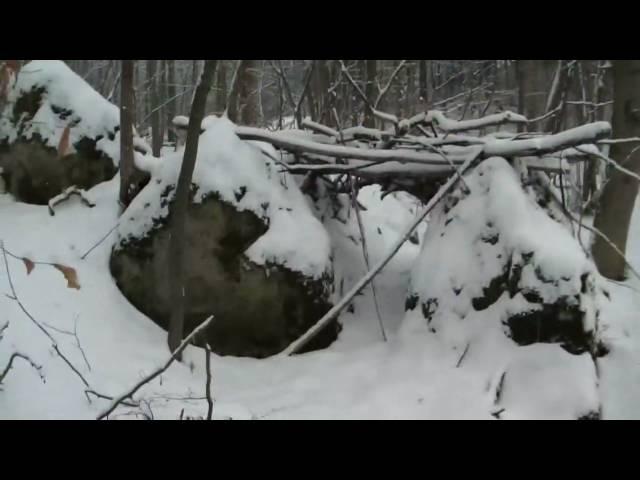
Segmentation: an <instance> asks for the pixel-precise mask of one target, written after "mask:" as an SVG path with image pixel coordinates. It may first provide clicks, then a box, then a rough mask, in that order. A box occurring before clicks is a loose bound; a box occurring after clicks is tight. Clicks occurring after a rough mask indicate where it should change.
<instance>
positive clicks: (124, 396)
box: [96, 316, 213, 420]
mask: <svg viewBox="0 0 640 480" xmlns="http://www.w3.org/2000/svg"><path fill="white" fill-rule="evenodd" d="M212 321H213V316H211V317H209V318H207V319H206V320H205V321H204V322H202V323H201V324H200V325H199V326H198V327H196V328H195V329H194V330H193V331H192V332H191V333H190V334H189V335H187V337H186V338H185V339H184V340H183V341H182V343H181V344H180V346H179V347H178V348H176V349H175V350H174V351H173V353H172V354H171V356H170V357H169V360H167V362H166V363H165V364H164V365H163V366H162V367H159V368H157V369H156V370H154V371H153V372H152V373H150V374H149V375H147V376H146V377H144V378H143V379H142V380H140V381H139V382H138V383H136V384H135V385H134V386H133V387H132V388H131V389H129V390H127V391H126V392H125V393H123V394H122V395H120V396H119V397H118V398H117V399H116V400H114V401H113V402H112V403H111V405H110V406H109V407H108V408H107V409H106V410H105V411H104V412H102V413H101V414H100V415H98V416H97V417H96V420H102V419H103V418H105V417H107V416H108V415H109V414H110V413H111V412H113V411H114V410H115V409H116V408H117V407H118V405H120V404H121V403H122V402H123V401H124V400H126V399H127V398H133V395H134V394H135V393H136V392H137V391H138V390H140V389H141V388H142V387H143V386H144V385H146V384H147V383H149V382H151V381H152V380H153V379H155V378H156V377H158V376H159V375H161V374H162V373H163V372H164V371H165V370H167V369H168V368H169V367H170V366H171V364H172V363H173V362H174V361H175V360H176V359H177V358H178V357H179V356H180V354H181V353H182V351H183V350H184V349H185V348H187V345H189V343H191V340H192V339H193V338H194V337H195V336H196V335H198V334H199V333H200V332H203V331H204V330H206V328H207V327H208V326H209V324H210V323H211V322H212Z"/></svg>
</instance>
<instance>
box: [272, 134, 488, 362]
mask: <svg viewBox="0 0 640 480" xmlns="http://www.w3.org/2000/svg"><path fill="white" fill-rule="evenodd" d="M481 152H482V148H480V147H476V149H475V152H473V154H472V155H470V156H469V157H468V158H467V160H466V161H465V162H464V164H463V165H462V166H461V167H460V171H461V172H462V173H464V172H465V171H466V170H467V169H468V168H469V167H470V166H471V165H472V163H473V162H474V161H475V160H477V159H478V158H479V156H480V153H481ZM459 180H460V179H459V177H458V176H452V177H450V178H449V180H448V181H447V183H445V184H444V185H443V186H442V187H440V189H439V190H438V192H437V193H436V194H435V195H434V196H433V197H432V198H431V200H429V202H428V203H427V205H426V206H425V208H424V210H423V212H422V213H421V214H420V215H419V216H418V217H417V219H416V220H414V221H413V222H412V223H411V225H409V227H408V228H407V230H406V231H405V233H404V235H402V236H401V237H400V238H399V239H398V241H397V242H396V243H395V245H394V246H393V247H392V248H391V251H390V252H389V253H388V254H387V255H386V256H385V257H384V258H383V259H382V260H380V261H379V262H378V264H377V265H376V266H375V267H374V268H373V269H372V270H370V271H369V272H368V273H367V274H366V275H365V276H364V277H362V278H361V279H360V280H359V281H358V282H357V283H356V284H355V285H354V286H353V287H352V288H351V290H350V291H349V292H348V293H347V294H346V295H345V296H344V297H343V298H342V300H340V302H338V303H337V304H336V305H335V306H334V307H333V308H331V310H329V311H328V312H327V313H326V314H325V315H324V316H323V317H322V318H321V319H320V320H318V321H317V322H316V324H315V325H313V326H312V327H311V328H310V329H309V330H307V332H306V333H305V334H304V335H302V336H301V337H300V338H299V339H298V340H296V341H295V342H293V343H292V344H291V345H289V347H287V348H286V349H285V350H284V351H283V352H282V353H281V354H280V355H283V356H285V355H286V356H288V355H293V354H295V353H297V352H298V351H300V349H301V348H303V347H304V346H305V345H306V344H307V343H308V342H309V341H310V340H311V339H313V338H314V337H315V336H316V335H317V334H318V333H319V332H320V331H321V330H322V328H324V327H325V326H326V325H327V324H328V323H329V322H331V321H332V320H333V319H334V318H335V317H336V316H337V315H338V314H339V313H340V312H341V311H342V310H343V309H344V308H346V306H347V305H349V303H350V302H351V300H353V298H354V297H355V296H356V295H358V294H359V293H360V292H361V291H362V290H363V289H364V288H365V287H366V286H367V285H368V284H369V283H370V282H371V280H373V278H374V277H375V276H376V275H377V274H378V273H379V272H380V271H381V270H382V269H383V268H384V267H385V266H386V265H387V263H389V261H390V260H391V259H392V258H393V257H394V256H395V254H396V253H397V252H398V251H399V250H400V248H401V247H402V245H404V243H405V242H406V241H407V239H408V238H409V237H410V236H411V235H412V233H413V231H414V230H415V229H416V228H417V227H418V226H419V225H420V224H421V223H422V222H423V220H424V219H425V217H426V216H427V215H428V214H429V212H431V210H433V208H434V207H435V206H436V205H437V203H438V202H439V201H440V200H441V199H442V198H443V197H444V196H445V195H446V194H447V193H448V192H449V191H450V190H451V189H452V188H453V187H454V186H455V185H456V184H457V183H458V181H459Z"/></svg>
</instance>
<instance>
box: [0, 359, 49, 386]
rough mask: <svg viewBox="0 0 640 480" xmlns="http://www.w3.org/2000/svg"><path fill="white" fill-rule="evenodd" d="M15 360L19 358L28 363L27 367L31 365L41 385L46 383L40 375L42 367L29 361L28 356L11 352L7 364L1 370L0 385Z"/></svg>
mask: <svg viewBox="0 0 640 480" xmlns="http://www.w3.org/2000/svg"><path fill="white" fill-rule="evenodd" d="M16 358H21V359H22V360H24V361H26V362H28V363H29V365H31V366H32V367H33V368H34V369H35V371H36V372H38V376H39V377H40V380H42V383H46V379H45V377H44V375H43V374H42V366H41V365H38V364H37V363H36V362H34V361H33V360H31V358H29V356H27V355H24V354H23V353H19V352H13V353H12V354H11V356H10V357H9V362H8V363H7V365H6V367H4V370H2V372H1V373H0V383H2V381H3V380H4V378H5V377H6V376H7V374H8V373H9V370H11V367H12V366H13V361H14V360H15V359H16Z"/></svg>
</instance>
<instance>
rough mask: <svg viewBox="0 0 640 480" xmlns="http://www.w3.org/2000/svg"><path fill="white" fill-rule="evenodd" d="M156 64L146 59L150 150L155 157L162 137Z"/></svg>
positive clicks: (160, 145) (160, 146)
mask: <svg viewBox="0 0 640 480" xmlns="http://www.w3.org/2000/svg"><path fill="white" fill-rule="evenodd" d="M156 66H157V60H147V78H148V79H149V82H150V85H149V87H150V89H151V95H150V99H151V103H150V105H151V109H150V111H151V150H152V152H153V155H154V156H155V157H159V156H160V149H161V148H162V137H161V133H160V110H159V109H158V107H159V105H160V101H159V99H158V78H157V75H156V73H157V71H156ZM154 110H155V111H154Z"/></svg>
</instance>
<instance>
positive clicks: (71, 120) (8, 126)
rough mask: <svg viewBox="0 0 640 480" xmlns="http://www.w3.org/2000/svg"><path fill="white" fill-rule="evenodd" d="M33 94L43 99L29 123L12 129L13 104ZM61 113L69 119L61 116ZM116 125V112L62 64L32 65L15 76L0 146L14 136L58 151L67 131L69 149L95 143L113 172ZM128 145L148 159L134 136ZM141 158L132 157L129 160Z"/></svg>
mask: <svg viewBox="0 0 640 480" xmlns="http://www.w3.org/2000/svg"><path fill="white" fill-rule="evenodd" d="M38 88H44V93H43V95H42V101H41V104H40V106H39V108H38V110H37V111H36V112H35V115H34V116H33V117H32V118H30V119H26V118H24V116H23V117H21V118H20V119H19V121H18V125H15V124H14V123H13V120H12V117H13V107H14V105H15V102H16V101H17V100H18V99H19V98H20V97H21V96H22V95H24V94H26V93H28V92H30V91H32V90H33V89H38ZM66 111H71V112H72V114H71V115H67V113H66ZM56 112H57V113H56ZM119 125H120V110H119V108H118V107H117V106H115V105H114V104H112V103H111V102H109V101H108V100H106V99H105V98H104V97H102V96H101V95H100V94H99V93H98V92H96V91H95V90H94V89H93V88H92V87H91V86H90V85H89V84H88V83H87V82H85V81H84V80H83V79H82V78H81V77H80V76H78V75H77V74H76V73H75V72H73V71H72V70H71V69H70V68H69V67H68V66H67V65H66V64H65V63H64V62H63V61H60V60H32V61H31V62H29V63H28V64H26V65H25V66H24V67H23V68H22V69H21V70H20V72H19V73H18V76H17V79H16V81H15V83H14V84H13V87H12V89H11V90H10V91H9V95H8V98H7V104H6V105H5V107H4V109H3V111H2V112H1V114H0V140H6V141H7V142H8V143H13V142H14V141H15V140H16V139H17V138H18V136H20V137H21V138H25V139H27V140H28V139H31V138H32V137H33V136H34V135H39V136H40V137H41V138H42V139H43V141H44V142H45V144H46V145H47V146H49V147H53V148H58V145H59V143H60V139H61V137H62V134H63V132H64V130H65V128H67V127H70V130H69V141H70V145H71V146H72V145H73V144H75V143H76V142H78V141H79V140H80V139H82V138H85V137H86V138H90V139H94V140H95V139H98V138H99V137H101V138H100V140H98V141H97V143H96V149H97V150H99V151H103V152H104V153H106V154H107V155H108V156H109V157H110V158H111V159H112V160H113V162H114V165H116V166H117V165H118V163H119V161H120V133H119V132H118V133H116V128H118V127H119ZM19 126H20V127H22V130H21V131H20V129H19V128H18V127H19ZM114 135H115V137H114ZM110 136H111V137H112V138H109V137H110ZM134 145H135V146H136V147H137V148H138V149H141V150H143V151H144V152H146V154H150V148H149V147H148V146H147V145H146V143H145V142H144V141H143V140H142V139H140V138H139V137H137V136H136V135H135V132H134ZM146 154H141V153H139V152H136V154H135V156H136V157H142V156H143V155H146Z"/></svg>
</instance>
